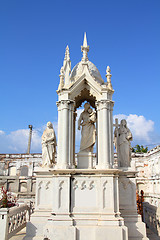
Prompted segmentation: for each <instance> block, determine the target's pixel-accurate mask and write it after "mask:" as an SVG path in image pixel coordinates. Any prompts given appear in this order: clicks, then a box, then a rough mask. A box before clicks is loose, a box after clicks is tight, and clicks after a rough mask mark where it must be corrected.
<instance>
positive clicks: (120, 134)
mask: <svg viewBox="0 0 160 240" xmlns="http://www.w3.org/2000/svg"><path fill="white" fill-rule="evenodd" d="M130 141H132V133H131V131H130V130H129V128H128V127H127V122H126V120H125V119H122V120H121V123H120V126H119V128H116V129H115V131H114V144H115V147H116V151H117V155H118V161H119V166H120V167H129V166H130V160H131V144H130Z"/></svg>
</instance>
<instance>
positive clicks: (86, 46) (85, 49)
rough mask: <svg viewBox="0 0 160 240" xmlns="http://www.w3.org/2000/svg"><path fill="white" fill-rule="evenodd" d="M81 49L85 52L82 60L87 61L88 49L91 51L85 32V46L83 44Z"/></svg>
mask: <svg viewBox="0 0 160 240" xmlns="http://www.w3.org/2000/svg"><path fill="white" fill-rule="evenodd" d="M81 51H82V52H83V57H82V62H84V63H86V62H87V61H88V51H89V46H88V45H87V37H86V33H84V40H83V46H81Z"/></svg>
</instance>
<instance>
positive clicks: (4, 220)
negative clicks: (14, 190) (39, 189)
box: [0, 204, 30, 240]
mask: <svg viewBox="0 0 160 240" xmlns="http://www.w3.org/2000/svg"><path fill="white" fill-rule="evenodd" d="M29 209H30V208H29V207H28V205H27V204H25V205H22V206H20V207H12V208H1V209H0V239H1V240H8V239H10V238H11V237H13V236H14V235H15V234H16V233H17V232H19V231H20V230H22V229H23V228H24V227H26V223H27V214H28V218H29V216H30V212H29Z"/></svg>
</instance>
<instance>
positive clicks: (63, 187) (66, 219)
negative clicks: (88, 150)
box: [27, 169, 147, 240]
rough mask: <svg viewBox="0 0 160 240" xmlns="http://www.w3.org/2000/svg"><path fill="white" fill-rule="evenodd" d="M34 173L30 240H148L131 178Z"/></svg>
mask: <svg viewBox="0 0 160 240" xmlns="http://www.w3.org/2000/svg"><path fill="white" fill-rule="evenodd" d="M36 173H37V181H36V184H37V185H36V209H35V213H34V214H33V215H32V216H31V223H28V225H27V228H29V229H27V234H28V236H30V237H32V238H33V239H38V237H39V239H43V238H46V239H53V240H54V239H55V240H63V239H70V240H88V239H92V240H110V239H114V240H128V239H129V240H133V239H136V240H142V239H143V240H145V239H147V238H146V235H145V226H144V223H142V222H141V219H140V218H139V215H138V214H137V210H136V199H135V196H136V194H135V182H134V176H135V172H134V173H133V172H132V173H131V172H128V173H127V172H123V171H121V170H118V169H108V170H97V169H65V170H52V169H50V170H49V171H46V170H45V169H38V171H37V172H36ZM120 212H121V213H120ZM49 213H50V214H49ZM121 214H122V215H121ZM120 215H121V216H120ZM128 234H129V235H128ZM35 237H36V238H35Z"/></svg>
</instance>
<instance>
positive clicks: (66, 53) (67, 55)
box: [64, 45, 70, 61]
mask: <svg viewBox="0 0 160 240" xmlns="http://www.w3.org/2000/svg"><path fill="white" fill-rule="evenodd" d="M64 60H66V61H70V54H69V47H68V45H67V47H66V52H65V57H64Z"/></svg>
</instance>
